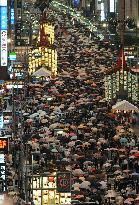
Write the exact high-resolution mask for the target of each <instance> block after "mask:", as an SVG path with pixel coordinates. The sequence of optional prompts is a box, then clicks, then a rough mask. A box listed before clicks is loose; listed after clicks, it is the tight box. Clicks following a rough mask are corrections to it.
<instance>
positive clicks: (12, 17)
mask: <svg viewBox="0 0 139 205" xmlns="http://www.w3.org/2000/svg"><path fill="white" fill-rule="evenodd" d="M14 22H15V13H14V8H11V24H14Z"/></svg>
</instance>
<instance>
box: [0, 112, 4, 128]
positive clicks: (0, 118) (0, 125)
mask: <svg viewBox="0 0 139 205" xmlns="http://www.w3.org/2000/svg"><path fill="white" fill-rule="evenodd" d="M0 129H3V115H1V116H0Z"/></svg>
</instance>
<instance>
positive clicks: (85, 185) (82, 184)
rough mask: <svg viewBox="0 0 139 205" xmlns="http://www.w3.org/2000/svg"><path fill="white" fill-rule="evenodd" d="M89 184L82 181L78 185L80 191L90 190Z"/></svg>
mask: <svg viewBox="0 0 139 205" xmlns="http://www.w3.org/2000/svg"><path fill="white" fill-rule="evenodd" d="M90 185H91V183H90V182H89V181H83V182H82V183H81V185H80V188H82V189H90Z"/></svg>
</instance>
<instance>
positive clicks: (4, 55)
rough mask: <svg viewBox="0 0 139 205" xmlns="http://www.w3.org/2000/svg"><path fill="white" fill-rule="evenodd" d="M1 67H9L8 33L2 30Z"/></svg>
mask: <svg viewBox="0 0 139 205" xmlns="http://www.w3.org/2000/svg"><path fill="white" fill-rule="evenodd" d="M1 66H7V31H5V30H1Z"/></svg>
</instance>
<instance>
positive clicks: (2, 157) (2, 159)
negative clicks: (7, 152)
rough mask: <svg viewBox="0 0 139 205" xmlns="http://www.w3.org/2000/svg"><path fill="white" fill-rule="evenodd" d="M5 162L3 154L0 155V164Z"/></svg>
mask: <svg viewBox="0 0 139 205" xmlns="http://www.w3.org/2000/svg"><path fill="white" fill-rule="evenodd" d="M4 162H5V157H4V154H0V164H1V163H4Z"/></svg>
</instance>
